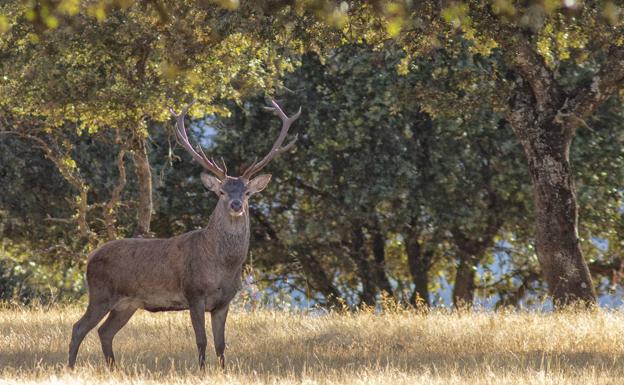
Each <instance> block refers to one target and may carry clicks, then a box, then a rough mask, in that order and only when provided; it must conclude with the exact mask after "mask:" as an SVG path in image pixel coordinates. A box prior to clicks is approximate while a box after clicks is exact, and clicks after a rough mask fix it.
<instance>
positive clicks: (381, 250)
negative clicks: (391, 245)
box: [373, 226, 393, 296]
mask: <svg viewBox="0 0 624 385" xmlns="http://www.w3.org/2000/svg"><path fill="white" fill-rule="evenodd" d="M374 231H375V233H374V234H373V257H374V259H375V265H374V275H375V284H376V285H377V287H378V288H379V290H380V291H385V292H386V293H387V294H388V295H390V296H392V295H393V294H392V285H391V284H390V280H389V279H388V275H387V274H386V237H385V236H384V234H382V232H381V231H380V230H379V228H378V227H377V226H375V229H374Z"/></svg>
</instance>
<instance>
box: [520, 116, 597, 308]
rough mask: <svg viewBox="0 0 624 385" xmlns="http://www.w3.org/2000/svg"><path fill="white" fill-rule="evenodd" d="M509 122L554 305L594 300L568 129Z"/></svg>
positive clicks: (561, 126) (545, 276) (549, 125)
mask: <svg viewBox="0 0 624 385" xmlns="http://www.w3.org/2000/svg"><path fill="white" fill-rule="evenodd" d="M533 122H534V123H533V124H534V126H531V127H527V126H526V125H518V124H516V125H513V123H512V125H513V126H514V132H515V133H516V136H517V137H518V139H519V140H520V142H521V143H522V145H523V147H524V151H525V154H526V156H527V160H528V166H529V172H530V174H531V181H532V184H533V196H534V200H535V206H536V213H535V221H536V230H537V231H536V239H535V241H536V249H537V256H538V259H539V262H540V266H541V268H542V273H543V275H544V278H545V280H546V283H547V284H548V289H549V292H550V293H551V295H552V296H553V299H554V301H555V303H556V305H558V306H561V305H567V304H569V303H571V302H577V301H582V302H586V303H593V302H595V300H596V294H595V292H594V287H593V284H592V280H591V276H590V273H589V269H588V267H587V263H586V262H585V259H584V258H583V254H582V251H581V247H580V239H579V236H578V205H577V201H576V189H575V186H574V180H573V178H572V171H571V167H570V161H569V150H570V144H571V142H572V137H571V134H565V133H569V132H570V131H571V130H570V128H569V127H566V126H565V125H560V124H557V123H556V122H554V121H552V122H544V123H542V124H541V125H540V124H539V121H538V120H534V121H533Z"/></svg>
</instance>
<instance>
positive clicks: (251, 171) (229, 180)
mask: <svg viewBox="0 0 624 385" xmlns="http://www.w3.org/2000/svg"><path fill="white" fill-rule="evenodd" d="M193 103H194V101H193V102H192V103H191V104H189V105H188V106H186V107H185V108H184V109H183V110H182V112H180V114H176V113H175V111H174V110H173V109H171V108H170V109H169V111H171V114H172V115H173V116H174V117H175V118H176V130H175V134H176V139H177V141H178V143H180V145H182V147H184V148H185V149H186V151H187V152H188V153H189V154H191V156H192V157H193V159H195V160H196V161H197V162H198V163H199V164H200V165H202V167H204V169H205V170H206V171H208V172H209V173H207V172H202V173H201V180H202V182H203V184H204V186H206V188H207V189H209V190H211V191H213V192H214V193H215V194H217V196H219V205H222V206H223V208H226V209H227V210H228V211H229V213H230V215H232V216H234V217H237V216H242V215H243V214H244V213H245V212H247V211H248V207H249V204H248V200H249V197H250V196H251V195H253V194H255V193H257V192H260V191H262V190H264V189H265V187H266V186H267V185H268V184H269V181H270V180H271V174H262V175H259V176H257V177H255V178H252V177H253V175H255V174H257V173H258V172H259V171H260V170H262V169H263V168H264V167H265V166H266V165H267V164H268V163H269V162H270V161H271V160H272V159H273V158H275V157H276V156H277V155H279V154H281V153H283V152H286V151H288V150H290V149H291V148H292V147H293V146H294V144H295V142H296V141H297V136H295V137H294V139H293V140H291V141H290V142H289V143H288V144H286V145H285V146H282V144H283V143H284V140H285V139H286V135H287V134H288V130H289V129H290V126H291V125H292V123H293V122H294V121H295V120H297V119H298V118H299V115H301V108H299V111H297V113H296V114H294V115H293V116H290V117H289V116H287V115H286V114H285V113H284V111H282V109H281V108H280V106H279V105H278V104H277V103H276V102H275V100H272V101H271V104H272V106H271V107H265V109H267V110H269V111H272V112H273V113H274V114H275V115H277V116H279V118H280V119H281V120H282V129H281V131H280V133H279V135H278V137H277V139H276V140H275V143H273V147H271V150H270V151H269V152H268V154H266V155H265V157H264V158H262V160H260V161H259V162H258V161H254V162H253V163H252V164H251V165H250V166H249V167H247V168H246V169H245V170H244V171H243V174H242V175H241V176H238V177H234V176H229V175H227V167H226V165H225V162H222V164H223V166H222V167H221V166H219V165H217V163H216V162H215V161H214V159H212V158H208V157H207V156H206V154H205V153H204V151H203V150H202V148H201V146H199V145H197V150H195V148H193V146H192V145H191V143H190V142H189V138H188V135H187V133H186V128H185V127H184V117H185V116H186V114H187V112H188V110H189V108H190V107H191V106H192V105H193ZM211 174H212V175H211Z"/></svg>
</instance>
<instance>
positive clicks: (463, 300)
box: [453, 255, 478, 308]
mask: <svg viewBox="0 0 624 385" xmlns="http://www.w3.org/2000/svg"><path fill="white" fill-rule="evenodd" d="M477 264H478V260H477V259H476V258H473V257H470V256H465V255H463V256H460V258H459V265H458V266H457V272H456V273H455V285H454V286H453V305H454V306H455V307H456V308H462V307H466V308H470V307H472V304H473V301H474V293H475V275H476V266H477Z"/></svg>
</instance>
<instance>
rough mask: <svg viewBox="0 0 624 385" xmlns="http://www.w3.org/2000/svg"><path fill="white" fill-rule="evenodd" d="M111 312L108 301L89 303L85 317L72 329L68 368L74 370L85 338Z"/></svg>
mask: <svg viewBox="0 0 624 385" xmlns="http://www.w3.org/2000/svg"><path fill="white" fill-rule="evenodd" d="M109 310H110V304H109V303H108V301H106V302H99V303H97V304H96V303H94V302H91V301H90V302H89V305H88V306H87V311H85V313H84V315H83V316H82V318H80V320H78V322H76V323H75V324H74V327H73V329H72V336H71V341H70V343H69V359H68V366H69V367H70V368H73V367H74V365H75V364H76V356H78V348H79V347H80V344H81V343H82V340H83V339H84V338H85V336H86V335H87V333H89V331H91V329H93V328H94V327H95V326H96V325H97V324H98V322H100V321H101V320H102V318H104V316H105V315H106V313H108V312H109Z"/></svg>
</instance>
